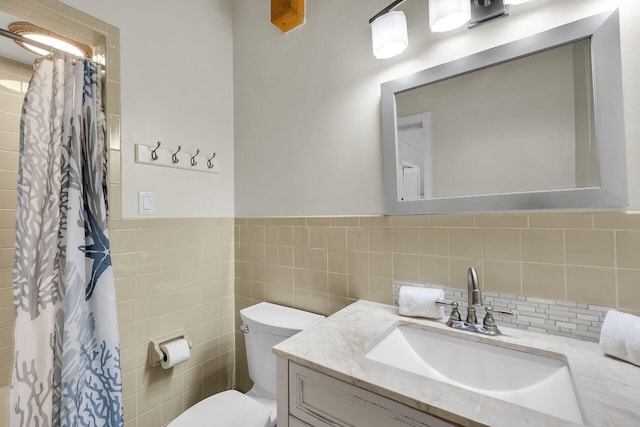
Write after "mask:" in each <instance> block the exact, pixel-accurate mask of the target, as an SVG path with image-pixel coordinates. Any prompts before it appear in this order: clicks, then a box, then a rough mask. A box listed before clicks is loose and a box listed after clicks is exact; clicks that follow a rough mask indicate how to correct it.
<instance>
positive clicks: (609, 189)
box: [380, 10, 628, 215]
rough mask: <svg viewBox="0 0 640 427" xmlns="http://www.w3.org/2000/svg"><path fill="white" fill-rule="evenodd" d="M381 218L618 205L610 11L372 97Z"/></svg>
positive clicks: (616, 53) (616, 51) (614, 29)
mask: <svg viewBox="0 0 640 427" xmlns="http://www.w3.org/2000/svg"><path fill="white" fill-rule="evenodd" d="M380 105H381V110H382V142H383V155H384V176H385V199H386V204H387V213H388V214H390V215H411V214H425V213H458V212H460V213H462V212H465V213H469V212H489V211H492V212H498V211H514V210H534V209H593V208H618V207H624V206H626V205H627V200H628V189H627V172H626V148H625V127H624V107H623V97H622V69H621V52H620V28H619V16H618V12H617V10H613V11H609V12H604V13H601V14H598V15H593V16H590V17H587V18H583V19H580V20H577V21H574V22H571V23H568V24H565V25H562V26H559V27H556V28H552V29H550V30H546V31H543V32H540V33H537V34H534V35H531V36H528V37H525V38H523V39H519V40H515V41H512V42H509V43H506V44H504V45H500V46H497V47H494V48H491V49H487V50H485V51H481V52H477V53H473V54H471V55H469V56H466V57H463V58H460V59H457V60H454V61H451V62H447V63H443V64H440V65H437V66H434V67H431V68H427V69H424V70H420V71H417V72H415V73H413V74H410V75H408V76H405V77H401V78H397V79H394V80H390V81H388V82H385V83H383V84H382V85H381V104H380Z"/></svg>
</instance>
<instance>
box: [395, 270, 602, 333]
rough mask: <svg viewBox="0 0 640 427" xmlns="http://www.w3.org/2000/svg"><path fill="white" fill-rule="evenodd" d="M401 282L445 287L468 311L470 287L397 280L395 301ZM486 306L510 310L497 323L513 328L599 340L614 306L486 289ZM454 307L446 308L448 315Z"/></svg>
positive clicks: (481, 312) (481, 311)
mask: <svg viewBox="0 0 640 427" xmlns="http://www.w3.org/2000/svg"><path fill="white" fill-rule="evenodd" d="M402 286H417V287H425V288H436V289H443V290H444V293H445V301H447V302H452V301H457V302H458V303H459V304H460V308H459V310H460V315H461V316H462V318H463V319H464V318H465V316H466V313H467V303H466V301H467V293H468V292H467V290H466V289H460V288H451V287H447V286H442V285H437V284H431V283H409V282H395V283H394V284H393V301H394V304H395V305H398V293H399V291H400V287H402ZM482 298H483V304H484V306H489V305H490V306H492V307H494V308H495V309H498V310H507V311H510V312H511V313H513V315H512V316H509V315H501V314H498V313H495V314H494V317H495V319H496V323H497V324H498V327H500V325H505V326H508V327H511V328H518V329H528V330H530V331H534V332H542V333H548V334H551V335H561V336H565V337H568V338H578V339H583V340H587V341H595V342H597V341H598V339H599V338H600V329H601V328H602V322H604V318H605V316H606V314H607V311H609V310H611V309H612V308H613V307H603V306H599V305H595V304H584V303H578V302H573V301H566V300H552V299H545V298H536V297H530V296H524V295H514V294H507V293H504V292H491V291H486V292H483V293H482ZM476 310H478V319H482V317H483V316H484V309H483V308H477V309H476ZM450 311H451V309H449V308H446V309H445V316H449V313H450Z"/></svg>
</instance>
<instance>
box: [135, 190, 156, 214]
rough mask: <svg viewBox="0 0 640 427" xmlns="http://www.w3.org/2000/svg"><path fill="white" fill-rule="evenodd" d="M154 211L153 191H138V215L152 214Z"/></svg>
mask: <svg viewBox="0 0 640 427" xmlns="http://www.w3.org/2000/svg"><path fill="white" fill-rule="evenodd" d="M154 213H155V203H154V200H153V193H152V192H150V191H140V192H138V215H153V214H154Z"/></svg>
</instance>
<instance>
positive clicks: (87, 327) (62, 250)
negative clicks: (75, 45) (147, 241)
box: [10, 56, 124, 427]
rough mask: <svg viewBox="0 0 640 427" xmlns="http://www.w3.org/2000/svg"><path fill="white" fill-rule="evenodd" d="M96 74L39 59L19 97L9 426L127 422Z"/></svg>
mask: <svg viewBox="0 0 640 427" xmlns="http://www.w3.org/2000/svg"><path fill="white" fill-rule="evenodd" d="M100 73H101V71H100V68H99V67H98V66H97V65H96V64H95V63H93V62H91V61H89V60H85V59H74V58H72V57H69V56H67V57H57V58H54V59H50V58H49V59H45V58H43V59H38V60H37V61H36V63H35V66H34V74H33V77H32V79H31V82H30V84H29V88H28V90H27V94H26V96H25V101H24V105H23V109H22V119H21V123H20V166H19V175H18V206H17V214H16V217H17V220H16V252H15V262H14V305H15V331H14V337H15V355H14V366H13V373H12V387H11V408H10V412H11V425H12V427H17V426H39V427H48V426H122V425H124V422H123V407H122V377H121V372H120V346H119V338H118V325H117V314H116V300H115V289H114V281H113V270H112V267H111V256H110V251H109V238H108V228H107V221H108V213H107V147H106V145H105V119H104V113H103V111H102V98H101V93H102V92H101V81H100V77H101V76H100Z"/></svg>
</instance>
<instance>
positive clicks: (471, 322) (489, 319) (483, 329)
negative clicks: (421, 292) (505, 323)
mask: <svg viewBox="0 0 640 427" xmlns="http://www.w3.org/2000/svg"><path fill="white" fill-rule="evenodd" d="M467 292H468V295H467V296H468V301H467V302H468V306H467V321H466V322H465V321H463V320H462V319H461V317H460V311H458V303H457V302H456V301H453V302H451V303H445V302H437V303H436V304H438V305H450V306H451V313H450V314H449V320H447V326H449V327H451V328H454V329H462V330H465V331H470V332H477V333H479V334H484V335H501V334H502V332H500V330H499V329H498V326H497V325H496V322H495V320H494V318H493V313H500V314H505V315H513V313H512V312H510V311H503V310H496V309H494V308H493V307H491V306H487V307H485V316H484V319H482V323H480V322H478V317H477V316H476V307H475V306H477V305H482V294H481V293H480V287H479V286H478V272H477V271H476V269H475V268H473V267H469V270H468V271H467Z"/></svg>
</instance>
